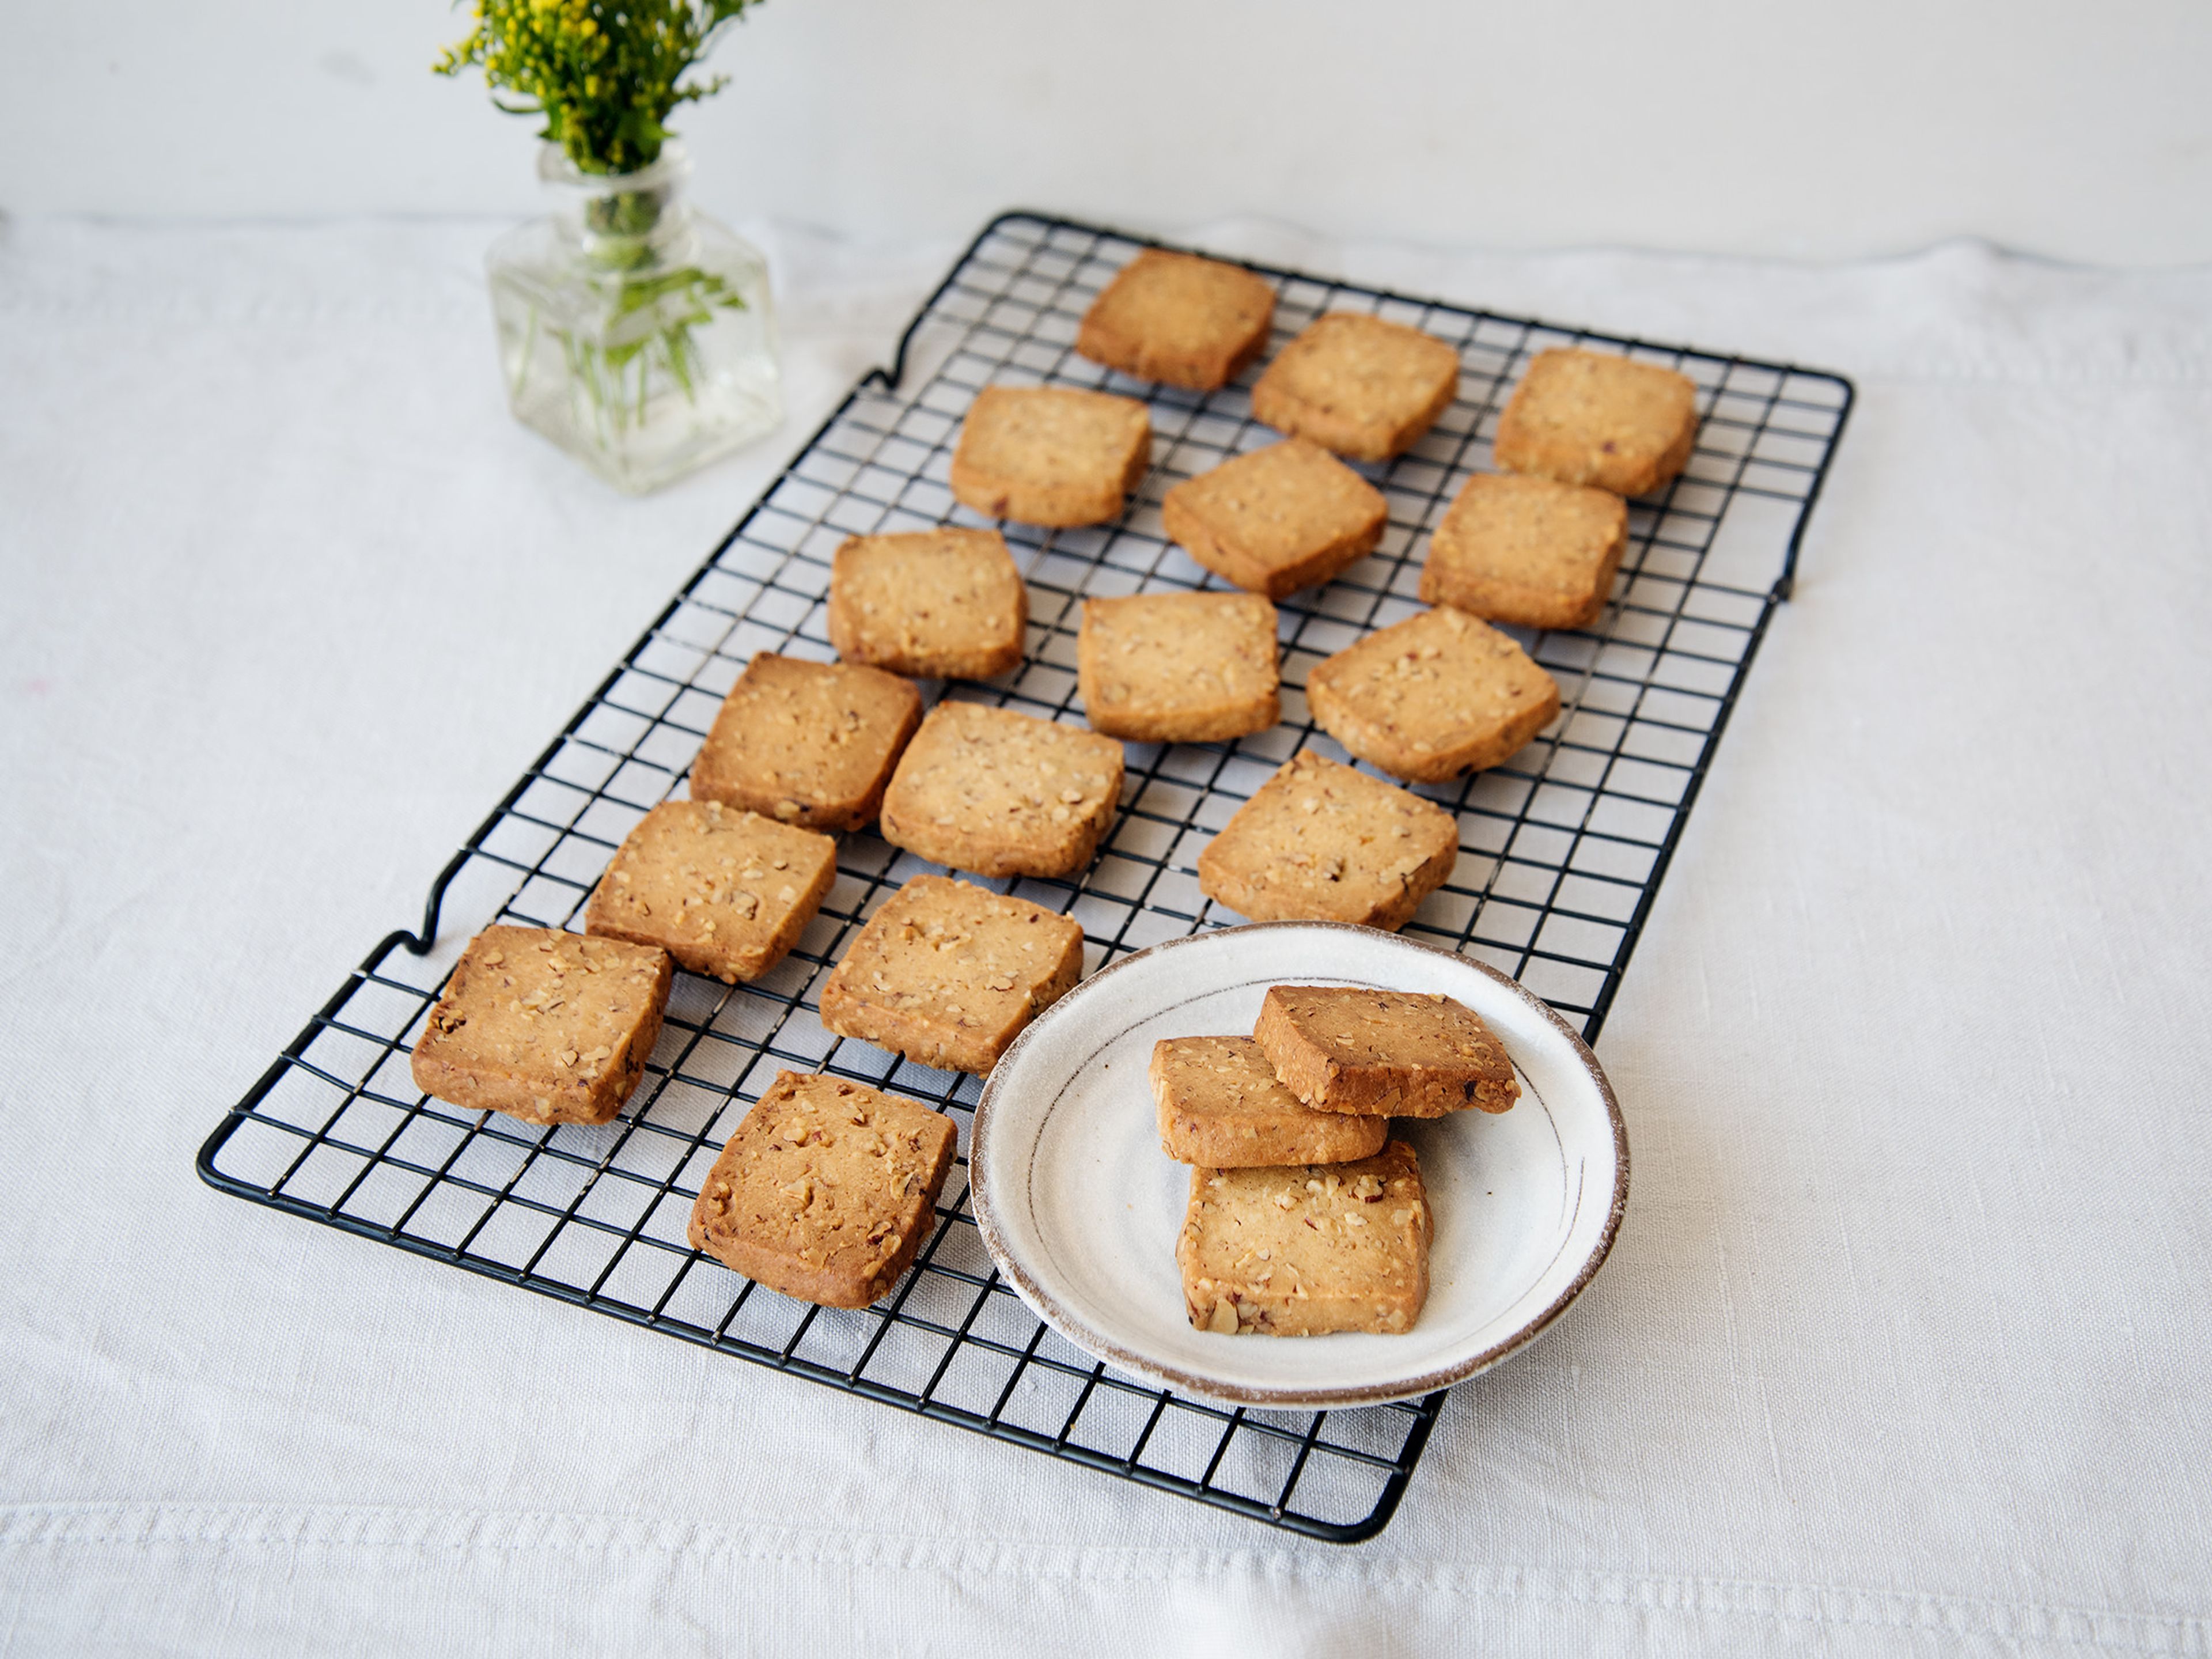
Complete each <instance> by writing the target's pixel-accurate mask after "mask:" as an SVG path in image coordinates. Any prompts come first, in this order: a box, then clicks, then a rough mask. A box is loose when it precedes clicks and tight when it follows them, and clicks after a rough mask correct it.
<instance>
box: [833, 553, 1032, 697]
mask: <svg viewBox="0 0 2212 1659" xmlns="http://www.w3.org/2000/svg"><path fill="white" fill-rule="evenodd" d="M1029 620H1030V591H1029V589H1028V588H1027V587H1026V586H1024V585H1023V582H1022V573H1021V572H1020V571H1018V570H1017V569H1016V568H1014V556H1013V555H1012V553H1009V552H1008V551H1007V550H1006V538H1005V537H1004V536H1001V535H1000V533H999V532H997V531H995V530H954V529H950V528H947V529H942V530H918V531H913V532H907V533H903V534H900V535H895V536H853V537H848V538H847V539H846V542H845V544H844V545H843V546H842V547H840V548H839V549H838V550H837V551H836V556H834V557H833V558H832V559H831V561H830V564H829V642H830V643H831V644H832V645H834V646H836V647H837V654H838V655H839V656H841V657H842V658H843V659H845V660H846V661H847V662H859V663H868V664H871V665H873V666H875V667H878V668H888V669H889V670H890V671H891V672H892V673H894V674H913V675H916V676H918V677H921V678H930V679H970V680H987V679H988V678H991V676H993V675H994V674H1003V673H1005V672H1006V671H1007V670H1008V669H1010V668H1012V667H1014V666H1016V665H1018V664H1019V663H1020V661H1021V659H1022V646H1023V643H1024V638H1025V630H1026V629H1027V628H1028V626H1029Z"/></svg>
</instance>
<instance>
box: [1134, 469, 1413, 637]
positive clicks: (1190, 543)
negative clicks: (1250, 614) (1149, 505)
mask: <svg viewBox="0 0 2212 1659" xmlns="http://www.w3.org/2000/svg"><path fill="white" fill-rule="evenodd" d="M1389 517H1390V507H1389V503H1388V502H1387V501H1384V500H1383V492H1382V491H1381V490H1379V489H1376V488H1375V486H1374V485H1373V484H1371V483H1368V482H1367V480H1366V479H1364V478H1363V477H1360V476H1359V475H1358V473H1357V472H1354V471H1352V469H1351V468H1350V467H1348V466H1346V465H1345V464H1344V463H1343V462H1342V461H1340V460H1338V459H1336V457H1334V455H1332V454H1330V453H1328V451H1327V450H1325V449H1323V448H1322V447H1321V446H1320V445H1318V444H1311V443H1308V442H1306V441H1304V439H1302V438H1292V439H1291V440H1290V441H1288V442H1286V443H1279V444H1273V445H1270V446H1269V447H1267V448H1266V449H1256V450H1254V451H1253V452H1252V453H1250V454H1249V455H1239V456H1238V457H1237V459H1235V460H1233V461H1224V462H1223V463H1222V464H1221V465H1219V466H1217V467H1215V468H1214V469H1213V470H1212V471H1211V472H1201V473H1200V474H1199V475H1198V477H1195V478H1191V479H1188V480H1186V481H1185V482H1183V483H1179V484H1177V485H1176V487H1175V488H1174V489H1170V491H1168V493H1167V498H1166V499H1165V500H1164V501H1162V502H1161V503H1160V524H1161V527H1162V528H1163V529H1164V530H1165V531H1166V532H1167V533H1168V538H1169V539H1170V541H1174V542H1177V543H1180V544H1182V546H1183V547H1184V548H1185V549H1187V550H1188V551H1189V553H1190V556H1191V557H1192V558H1194V559H1196V560H1197V561H1198V562H1200V564H1202V565H1204V566H1205V567H1206V568H1207V569H1208V570H1211V571H1212V572H1214V573H1215V574H1217V575H1220V576H1225V577H1226V578H1227V579H1228V580H1231V581H1232V582H1235V583H1236V584H1237V586H1239V587H1244V588H1249V589H1250V590H1251V591H1252V592H1255V593H1264V594H1266V595H1267V597H1268V598H1269V599H1281V598H1282V597H1283V596H1284V595H1285V594H1286V593H1291V592H1296V591H1297V589H1299V588H1301V587H1311V586H1315V585H1316V583H1319V582H1325V581H1327V580H1328V579H1329V578H1330V577H1332V576H1334V575H1335V574H1337V573H1338V572H1339V571H1340V570H1343V569H1344V568H1346V567H1347V566H1349V565H1352V564H1354V563H1356V562H1358V561H1359V560H1361V559H1363V558H1365V557H1366V556H1367V555H1369V554H1370V553H1372V552H1373V551H1374V550H1375V549H1376V545H1377V544H1379V543H1380V542H1381V541H1382V539H1383V526H1384V525H1386V524H1387V523H1388V522H1389Z"/></svg>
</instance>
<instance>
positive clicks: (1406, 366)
mask: <svg viewBox="0 0 2212 1659" xmlns="http://www.w3.org/2000/svg"><path fill="white" fill-rule="evenodd" d="M1458 395H1459V353H1458V352H1456V351H1455V350H1454V349H1452V348H1451V347H1450V346H1449V345H1446V344H1445V343H1443V341H1442V340H1439V339H1437V337H1435V336H1434V335H1432V334H1424V333H1422V332H1421V331H1420V330H1419V329H1417V328H1407V327H1406V326H1405V325H1403V324H1401V323H1386V322H1384V321H1383V319H1381V318H1380V317H1367V316H1362V315H1360V314H1358V313H1353V312H1346V311H1333V312H1331V313H1328V315H1327V316H1326V317H1318V318H1316V319H1314V321H1313V323H1312V324H1311V325H1310V326H1309V327H1308V328H1307V329H1306V331H1305V332H1304V333H1303V334H1301V335H1299V336H1298V337H1297V339H1295V340H1293V341H1291V343H1290V344H1288V345H1286V346H1285V347H1284V348H1283V349H1282V350H1281V351H1279V353H1277V354H1276V356H1275V361H1274V362H1272V363H1269V364H1268V365H1267V373H1266V374H1262V375H1261V377H1260V379H1259V382H1258V384H1257V385H1255V386H1253V388H1252V413H1253V414H1254V416H1256V417H1257V418H1259V419H1260V420H1262V421H1265V422H1267V424H1268V425H1269V426H1272V427H1273V428H1275V429H1276V430H1277V431H1278V432H1290V433H1295V434H1296V435H1297V436H1299V437H1301V438H1310V439H1312V440H1313V441H1314V442H1316V443H1317V444H1320V445H1322V447H1325V448H1328V449H1333V450H1334V451H1335V452H1336V453H1338V454H1340V455H1349V456H1350V457H1352V459H1353V460H1355V461H1387V460H1389V459H1390V458H1391V457H1392V456H1393V455H1400V454H1403V453H1405V452H1406V451H1407V449H1409V448H1411V447H1413V441H1414V440H1416V439H1417V438H1419V436H1420V435H1422V434H1423V433H1424V432H1426V431H1427V430H1428V429H1429V428H1430V427H1431V426H1433V425H1434V424H1435V423H1436V418H1437V416H1439V415H1441V414H1443V412H1444V410H1446V409H1448V408H1449V407H1450V406H1451V400H1452V399H1453V398H1455V397H1456V396H1458Z"/></svg>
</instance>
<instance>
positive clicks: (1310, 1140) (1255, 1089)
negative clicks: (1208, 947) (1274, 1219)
mask: <svg viewBox="0 0 2212 1659" xmlns="http://www.w3.org/2000/svg"><path fill="white" fill-rule="evenodd" d="M1149 1075H1150V1077H1151V1079H1152V1103H1153V1104H1154V1105H1155V1106H1157V1107H1158V1109H1159V1119H1160V1150H1161V1151H1162V1152H1165V1153H1166V1154H1167V1155H1168V1156H1169V1157H1170V1158H1174V1159H1175V1160H1176V1162H1177V1163H1179V1164H1205V1165H1206V1166H1208V1167H1209V1168H1212V1169H1221V1170H1229V1169H1247V1168H1249V1167H1251V1166H1253V1165H1255V1164H1342V1163H1345V1162H1346V1161H1348V1160H1349V1159H1352V1158H1372V1157H1373V1156H1374V1155H1375V1154H1376V1153H1377V1152H1381V1151H1382V1150H1383V1142H1384V1141H1385V1140H1386V1139H1389V1124H1388V1123H1387V1122H1386V1121H1384V1120H1383V1119H1382V1118H1379V1117H1355V1116H1352V1115H1350V1114H1348V1113H1343V1112H1316V1111H1315V1110H1314V1109H1312V1108H1311V1107H1309V1106H1305V1105H1302V1104H1300V1103H1299V1101H1298V1098H1297V1096H1295V1095H1293V1094H1292V1093H1291V1091H1289V1090H1287V1089H1285V1087H1284V1086H1283V1085H1282V1084H1281V1082H1280V1081H1279V1079H1277V1078H1276V1076H1275V1073H1274V1068H1273V1066H1269V1065H1268V1063H1267V1056H1266V1055H1265V1054H1261V1052H1260V1045H1259V1044H1258V1043H1256V1042H1253V1041H1252V1039H1251V1038H1250V1037H1233V1036H1201V1037H1165V1038H1163V1039H1162V1040H1161V1041H1159V1042H1156V1043H1154V1044H1153V1045H1152V1070H1151V1073H1149Z"/></svg>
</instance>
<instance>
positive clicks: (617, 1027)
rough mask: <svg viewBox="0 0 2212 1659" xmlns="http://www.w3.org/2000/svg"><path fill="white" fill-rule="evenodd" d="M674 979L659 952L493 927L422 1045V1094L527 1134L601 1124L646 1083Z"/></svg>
mask: <svg viewBox="0 0 2212 1659" xmlns="http://www.w3.org/2000/svg"><path fill="white" fill-rule="evenodd" d="M674 978H675V971H674V964H673V963H671V962H670V960H669V958H668V952H667V951H663V950H659V949H658V948H656V947H654V946H653V945H632V944H630V943H629V941H627V940H625V939H586V938H584V937H583V936H582V935H581V934H578V933H557V932H556V931H554V930H553V929H551V928H549V927H487V928H485V929H484V930H483V932H482V933H478V934H477V936H476V937H475V938H474V939H471V940H470V941H469V943H468V948H467V949H465V951H462V952H461V959H460V960H459V962H457V963H454V964H453V977H452V978H451V979H449V980H447V981H446V990H445V994H444V995H442V996H441V997H440V998H439V999H438V1000H437V1003H436V1005H435V1006H433V1007H432V1008H431V1010H430V1018H429V1023H428V1025H427V1026H426V1027H425V1028H424V1029H423V1032H422V1036H421V1037H420V1038H419V1039H417V1041H416V1044H415V1054H414V1058H413V1060H412V1061H411V1062H410V1070H411V1071H412V1072H413V1073H414V1075H415V1086H416V1088H418V1089H420V1090H421V1091H422V1092H423V1093H424V1094H426V1095H435V1096H436V1097H438V1098H439V1099H440V1100H444V1101H450V1102H451V1103H453V1104H454V1105H456V1106H465V1107H466V1108H468V1109H470V1110H471V1111H492V1112H505V1113H507V1115H509V1116H510V1117H519V1118H520V1119H522V1121H524V1122H526V1123H605V1121H607V1120H608V1119H609V1118H611V1117H612V1116H613V1115H615V1114H616V1113H617V1112H619V1111H620V1110H622V1108H623V1102H624V1101H626V1100H628V1099H629V1097H630V1095H631V1093H632V1092H633V1091H635V1089H636V1088H637V1085H638V1082H639V1080H640V1079H641V1078H643V1077H644V1075H645V1062H646V1060H647V1059H648V1058H649V1057H650V1056H651V1054H652V1053H653V1044H654V1043H655V1042H659V1038H660V1015H661V1011H662V1010H663V1009H665V1007H666V1006H668V987H669V985H670V983H671V981H673V980H674Z"/></svg>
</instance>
